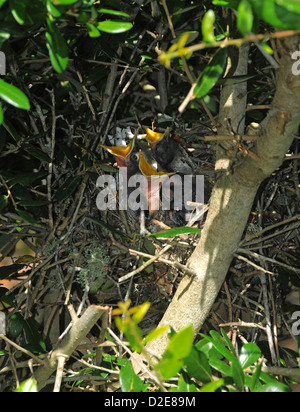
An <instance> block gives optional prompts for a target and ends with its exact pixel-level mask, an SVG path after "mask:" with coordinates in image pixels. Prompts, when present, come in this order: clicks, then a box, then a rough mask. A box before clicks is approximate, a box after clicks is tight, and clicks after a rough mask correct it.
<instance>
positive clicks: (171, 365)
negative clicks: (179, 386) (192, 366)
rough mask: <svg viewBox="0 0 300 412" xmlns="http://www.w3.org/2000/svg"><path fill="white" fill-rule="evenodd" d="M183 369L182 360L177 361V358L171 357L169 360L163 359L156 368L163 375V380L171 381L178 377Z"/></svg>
mask: <svg viewBox="0 0 300 412" xmlns="http://www.w3.org/2000/svg"><path fill="white" fill-rule="evenodd" d="M182 367H183V361H182V360H180V359H176V358H175V357H173V356H170V357H168V358H163V359H162V360H161V361H160V362H158V363H157V364H156V365H155V366H154V369H155V370H156V371H158V372H159V373H160V374H161V376H162V377H163V379H165V380H169V379H171V378H174V376H176V375H177V373H179V372H180V370H181V369H182Z"/></svg>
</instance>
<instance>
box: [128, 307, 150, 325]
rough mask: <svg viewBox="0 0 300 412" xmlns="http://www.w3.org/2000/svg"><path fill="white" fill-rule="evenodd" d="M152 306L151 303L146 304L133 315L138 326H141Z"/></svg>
mask: <svg viewBox="0 0 300 412" xmlns="http://www.w3.org/2000/svg"><path fill="white" fill-rule="evenodd" d="M150 305H151V304H150V302H144V303H143V304H142V305H140V306H139V307H137V308H136V312H134V314H133V315H132V320H133V321H134V322H135V323H136V324H139V323H140V322H141V321H142V320H143V319H144V317H145V316H146V314H147V312H148V310H149V308H150Z"/></svg>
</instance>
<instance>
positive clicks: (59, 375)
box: [53, 355, 68, 393]
mask: <svg viewBox="0 0 300 412" xmlns="http://www.w3.org/2000/svg"><path fill="white" fill-rule="evenodd" d="M67 359H68V358H67V357H66V356H65V355H60V356H58V361H57V372H56V378H55V384H54V389H53V393H59V392H60V386H61V382H62V378H63V373H64V367H65V363H66V360H67Z"/></svg>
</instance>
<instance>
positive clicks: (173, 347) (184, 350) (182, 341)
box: [166, 325, 194, 359]
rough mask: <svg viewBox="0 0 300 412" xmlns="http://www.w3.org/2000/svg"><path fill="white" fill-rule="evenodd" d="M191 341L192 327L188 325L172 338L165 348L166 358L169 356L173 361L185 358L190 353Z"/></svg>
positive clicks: (192, 338) (192, 336) (192, 337)
mask: <svg viewBox="0 0 300 412" xmlns="http://www.w3.org/2000/svg"><path fill="white" fill-rule="evenodd" d="M193 341H194V331H193V327H192V325H188V326H186V327H185V328H183V329H182V330H180V331H179V332H177V333H176V334H175V335H174V336H172V338H171V339H170V341H169V343H168V346H167V350H166V356H169V355H170V354H171V355H172V356H173V357H174V358H175V359H184V358H186V357H187V356H189V354H190V353H191V350H192V346H193Z"/></svg>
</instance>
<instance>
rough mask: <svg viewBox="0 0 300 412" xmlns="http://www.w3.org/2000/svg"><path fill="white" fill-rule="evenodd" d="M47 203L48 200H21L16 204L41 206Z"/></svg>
mask: <svg viewBox="0 0 300 412" xmlns="http://www.w3.org/2000/svg"><path fill="white" fill-rule="evenodd" d="M48 204H49V202H48V200H24V201H22V202H18V206H22V207H41V206H46V205H48Z"/></svg>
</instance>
